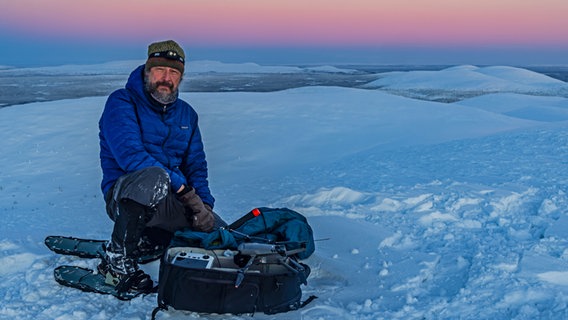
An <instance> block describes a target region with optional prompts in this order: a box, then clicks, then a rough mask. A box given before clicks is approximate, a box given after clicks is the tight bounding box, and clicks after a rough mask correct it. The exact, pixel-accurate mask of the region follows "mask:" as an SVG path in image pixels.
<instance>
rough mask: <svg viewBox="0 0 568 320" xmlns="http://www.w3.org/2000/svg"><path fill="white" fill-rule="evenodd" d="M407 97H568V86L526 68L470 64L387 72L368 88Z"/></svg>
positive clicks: (450, 98) (442, 98) (446, 99)
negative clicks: (513, 94)
mask: <svg viewBox="0 0 568 320" xmlns="http://www.w3.org/2000/svg"><path fill="white" fill-rule="evenodd" d="M365 87H366V88H380V89H383V90H388V91H391V92H394V93H399V94H402V95H405V96H408V97H414V98H420V99H426V100H438V101H455V100H457V98H456V96H458V97H461V98H463V97H468V96H478V95H482V94H488V93H499V92H514V93H522V94H532V95H550V96H564V97H568V83H566V82H564V81H561V80H557V79H554V78H551V77H548V76H546V75H543V74H540V73H536V72H533V71H529V70H526V69H521V68H515V67H507V66H491V67H476V66H470V65H464V66H457V67H451V68H446V69H444V70H441V71H409V72H387V73H383V74H379V79H377V80H375V81H372V82H370V83H368V84H366V85H365Z"/></svg>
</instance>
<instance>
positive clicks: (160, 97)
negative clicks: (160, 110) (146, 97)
mask: <svg viewBox="0 0 568 320" xmlns="http://www.w3.org/2000/svg"><path fill="white" fill-rule="evenodd" d="M149 92H150V95H151V96H152V98H154V100H156V101H158V102H159V103H161V104H170V103H172V102H174V101H176V99H177V93H178V92H177V90H176V91H173V92H172V93H165V92H159V91H157V90H156V88H154V89H153V90H152V91H149Z"/></svg>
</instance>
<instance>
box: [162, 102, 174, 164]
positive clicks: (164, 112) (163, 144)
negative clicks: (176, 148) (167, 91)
mask: <svg viewBox="0 0 568 320" xmlns="http://www.w3.org/2000/svg"><path fill="white" fill-rule="evenodd" d="M167 108H168V107H167V106H164V108H163V109H162V122H163V123H164V125H166V127H167V128H168V134H167V135H166V138H165V139H164V141H162V152H163V153H164V154H168V153H167V152H166V150H165V148H164V146H165V145H166V141H168V139H169V138H170V134H171V133H172V128H170V126H169V125H168V124H167V123H166V110H167ZM166 159H168V168H170V167H171V162H170V157H166Z"/></svg>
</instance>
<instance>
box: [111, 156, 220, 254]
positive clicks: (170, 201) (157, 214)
mask: <svg viewBox="0 0 568 320" xmlns="http://www.w3.org/2000/svg"><path fill="white" fill-rule="evenodd" d="M170 189H171V188H170V178H169V175H168V173H167V172H166V171H165V170H164V169H162V168H160V167H148V168H145V169H141V170H138V171H135V172H132V173H129V174H125V175H123V176H122V177H120V178H119V179H118V180H117V181H116V182H115V184H114V186H113V187H112V188H111V189H110V190H109V191H108V192H107V194H106V196H105V201H106V210H107V214H108V215H109V217H110V218H111V219H112V220H113V221H114V228H113V231H112V236H111V245H110V247H111V249H112V251H114V252H116V253H122V254H124V256H125V257H129V258H135V257H136V255H137V252H138V250H136V249H137V247H138V243H139V240H140V238H141V237H142V236H143V235H147V236H148V237H149V238H150V239H151V240H152V241H154V242H156V244H161V245H164V246H166V245H167V244H168V243H169V241H170V240H171V238H172V236H173V232H175V231H176V230H180V229H183V228H186V227H191V224H190V222H189V221H191V220H188V219H187V218H186V210H185V208H184V206H183V204H182V203H181V202H180V201H179V200H178V199H177V198H176V196H175V191H172V190H170ZM215 218H216V223H215V225H216V226H217V227H219V226H224V225H226V223H225V222H224V221H223V220H222V219H221V218H220V217H219V216H217V215H215Z"/></svg>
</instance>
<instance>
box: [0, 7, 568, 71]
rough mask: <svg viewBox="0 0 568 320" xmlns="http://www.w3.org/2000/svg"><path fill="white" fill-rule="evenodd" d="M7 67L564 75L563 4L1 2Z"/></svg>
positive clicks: (0, 57)
mask: <svg viewBox="0 0 568 320" xmlns="http://www.w3.org/2000/svg"><path fill="white" fill-rule="evenodd" d="M0 8H1V10H0V48H1V49H2V53H1V54H0V65H24V64H29V65H48V64H62V63H66V62H69V63H89V62H93V63H98V62H102V61H109V60H121V59H144V58H145V49H146V47H147V45H148V43H149V42H152V41H155V40H163V39H170V38H172V39H175V40H177V41H178V42H180V43H181V44H182V45H183V46H184V47H185V48H186V51H188V53H189V56H190V59H192V58H194V59H210V60H220V61H225V62H249V61H252V62H259V63H263V62H264V63H278V62H281V63H320V62H321V63H326V62H330V63H340V62H343V63H358V62H359V63H380V64H389V63H442V64H443V63H449V64H453V63H471V64H479V63H489V64H491V63H507V62H508V63H510V64H514V63H521V62H522V63H529V64H568V1H567V0H282V1H280V0H159V1H158V0H152V1H150V0H81V1H79V0H17V1H15V0H0ZM492 61H493V62H492Z"/></svg>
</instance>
